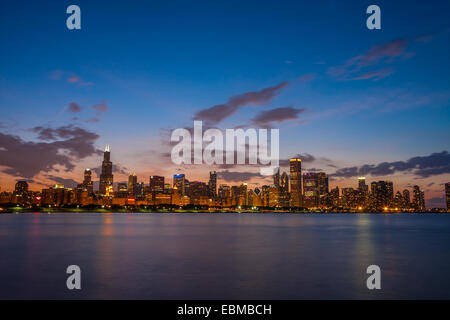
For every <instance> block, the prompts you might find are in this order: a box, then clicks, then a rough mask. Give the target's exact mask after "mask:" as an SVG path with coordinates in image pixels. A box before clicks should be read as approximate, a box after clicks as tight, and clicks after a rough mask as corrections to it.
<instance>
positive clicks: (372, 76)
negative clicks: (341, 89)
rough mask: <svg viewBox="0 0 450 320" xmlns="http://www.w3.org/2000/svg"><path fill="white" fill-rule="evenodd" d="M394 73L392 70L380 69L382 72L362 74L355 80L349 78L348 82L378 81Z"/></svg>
mask: <svg viewBox="0 0 450 320" xmlns="http://www.w3.org/2000/svg"><path fill="white" fill-rule="evenodd" d="M393 72H394V71H393V70H392V69H382V70H376V71H371V72H366V73H363V74H361V75H359V76H357V77H355V78H351V79H349V80H368V79H373V80H375V81H376V80H380V79H383V78H386V77H387V76H389V75H391V74H392V73H393Z"/></svg>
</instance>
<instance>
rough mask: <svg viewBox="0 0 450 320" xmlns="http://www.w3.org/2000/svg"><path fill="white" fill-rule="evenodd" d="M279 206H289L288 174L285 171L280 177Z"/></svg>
mask: <svg viewBox="0 0 450 320" xmlns="http://www.w3.org/2000/svg"><path fill="white" fill-rule="evenodd" d="M280 206H282V207H289V176H288V174H287V173H286V172H283V173H282V174H281V178H280Z"/></svg>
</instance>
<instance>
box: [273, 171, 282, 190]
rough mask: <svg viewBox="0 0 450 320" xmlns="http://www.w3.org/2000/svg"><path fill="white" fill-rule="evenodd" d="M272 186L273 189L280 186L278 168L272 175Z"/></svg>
mask: <svg viewBox="0 0 450 320" xmlns="http://www.w3.org/2000/svg"><path fill="white" fill-rule="evenodd" d="M273 184H274V186H275V187H279V186H280V168H279V167H278V168H277V169H276V171H275V173H274V174H273Z"/></svg>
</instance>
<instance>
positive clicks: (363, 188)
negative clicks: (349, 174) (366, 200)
mask: <svg viewBox="0 0 450 320" xmlns="http://www.w3.org/2000/svg"><path fill="white" fill-rule="evenodd" d="M358 191H360V192H368V191H369V186H368V185H367V184H366V177H358Z"/></svg>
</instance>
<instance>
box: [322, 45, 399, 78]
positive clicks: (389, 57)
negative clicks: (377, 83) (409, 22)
mask: <svg viewBox="0 0 450 320" xmlns="http://www.w3.org/2000/svg"><path fill="white" fill-rule="evenodd" d="M407 46H408V40H406V39H398V40H394V41H390V42H388V43H384V44H381V45H376V46H373V47H372V48H370V49H369V50H368V51H367V52H365V53H363V54H361V55H358V56H355V57H353V58H351V59H349V60H347V62H345V63H344V64H343V65H341V66H337V67H330V68H329V69H328V73H329V74H330V75H332V76H334V77H336V78H338V79H340V80H348V79H351V80H364V79H371V78H373V77H377V76H378V78H379V79H380V75H382V77H383V78H384V77H386V76H388V75H389V74H391V73H392V72H393V70H390V72H389V73H388V72H387V71H384V72H380V71H378V72H365V73H364V74H363V75H358V74H359V73H360V72H361V71H362V70H363V69H365V68H367V67H371V66H375V65H378V64H380V63H383V64H386V63H392V62H393V61H394V60H395V59H396V58H399V57H402V56H405V55H406V54H407V52H406V48H407ZM355 75H356V76H355Z"/></svg>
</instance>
